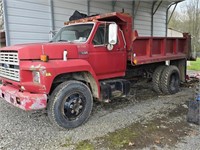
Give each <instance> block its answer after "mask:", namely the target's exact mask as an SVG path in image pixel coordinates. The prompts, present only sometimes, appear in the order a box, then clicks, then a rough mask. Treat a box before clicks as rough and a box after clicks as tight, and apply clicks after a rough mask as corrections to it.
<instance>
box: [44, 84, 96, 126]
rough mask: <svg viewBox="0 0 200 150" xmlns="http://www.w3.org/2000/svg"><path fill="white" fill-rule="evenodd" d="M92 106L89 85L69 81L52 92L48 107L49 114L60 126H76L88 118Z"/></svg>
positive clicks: (52, 120)
mask: <svg viewBox="0 0 200 150" xmlns="http://www.w3.org/2000/svg"><path fill="white" fill-rule="evenodd" d="M92 106H93V98H92V94H91V91H90V89H89V87H88V86H87V85H85V84H84V83H82V82H79V81H67V82H64V83H62V84H60V85H59V86H58V87H57V88H56V89H55V90H54V92H53V93H52V95H51V97H50V99H49V103H48V108H47V109H48V116H49V119H50V120H51V122H52V123H53V124H55V125H57V126H58V127H61V128H64V129H70V128H76V127H78V126H80V125H82V124H83V123H85V122H86V121H87V120H88V118H89V116H90V114H91V111H92Z"/></svg>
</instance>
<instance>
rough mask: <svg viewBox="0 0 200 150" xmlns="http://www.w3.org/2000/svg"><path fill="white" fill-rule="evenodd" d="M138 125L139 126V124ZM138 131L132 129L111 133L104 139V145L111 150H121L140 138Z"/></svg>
mask: <svg viewBox="0 0 200 150" xmlns="http://www.w3.org/2000/svg"><path fill="white" fill-rule="evenodd" d="M137 125H138V124H137ZM137 125H136V126H135V127H136V130H133V129H132V128H130V127H127V128H123V129H119V130H117V131H115V132H111V133H109V134H108V135H106V136H105V137H104V144H105V145H107V147H109V148H110V149H121V148H123V147H124V146H125V145H129V143H130V142H131V141H132V140H133V139H135V138H137V137H138V136H139V133H138V132H137Z"/></svg>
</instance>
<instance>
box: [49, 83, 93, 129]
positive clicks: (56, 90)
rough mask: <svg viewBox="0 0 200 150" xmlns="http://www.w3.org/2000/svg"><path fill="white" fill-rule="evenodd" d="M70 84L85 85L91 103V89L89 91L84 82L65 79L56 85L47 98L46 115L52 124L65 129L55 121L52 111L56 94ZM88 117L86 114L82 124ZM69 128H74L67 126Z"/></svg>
mask: <svg viewBox="0 0 200 150" xmlns="http://www.w3.org/2000/svg"><path fill="white" fill-rule="evenodd" d="M70 84H81V85H83V86H84V87H86V88H87V90H88V91H89V92H90V95H91V100H92V101H91V102H92V104H91V105H93V98H92V94H91V91H90V89H89V87H88V86H87V85H85V84H84V83H82V82H79V81H75V80H70V81H66V82H63V83H61V84H60V85H58V87H56V89H55V90H54V91H53V93H52V95H51V97H50V99H49V102H48V107H47V113H48V117H49V120H50V122H51V123H52V124H53V125H54V126H56V127H58V128H60V129H66V128H64V127H63V125H62V124H61V123H59V122H58V121H56V116H55V113H54V107H55V104H56V102H57V101H56V100H57V98H58V96H59V95H60V94H61V93H62V91H63V89H64V88H66V87H67V86H69V85H70ZM91 111H92V109H91ZM91 111H90V112H91ZM88 118H89V115H88V116H87V118H86V119H85V121H84V122H83V123H82V124H84V123H85V122H86V121H87V120H88ZM70 128H74V127H69V129H70Z"/></svg>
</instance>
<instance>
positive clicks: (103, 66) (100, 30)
mask: <svg viewBox="0 0 200 150" xmlns="http://www.w3.org/2000/svg"><path fill="white" fill-rule="evenodd" d="M108 29H109V24H108V23H100V24H99V25H98V26H97V28H96V31H95V34H94V35H93V37H92V40H91V44H90V52H89V62H90V64H91V66H92V67H93V69H94V71H95V73H96V75H97V77H98V78H99V79H106V78H114V77H120V76H124V75H125V70H126V61H127V56H126V47H125V41H124V39H123V36H122V34H123V33H122V32H121V31H120V29H118V41H117V44H115V45H110V44H108V33H109V31H108ZM108 46H110V48H108ZM111 48H112V50H111Z"/></svg>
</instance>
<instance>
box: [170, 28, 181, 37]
mask: <svg viewBox="0 0 200 150" xmlns="http://www.w3.org/2000/svg"><path fill="white" fill-rule="evenodd" d="M167 36H168V37H183V33H182V32H180V31H177V30H174V29H172V28H168V29H167Z"/></svg>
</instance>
